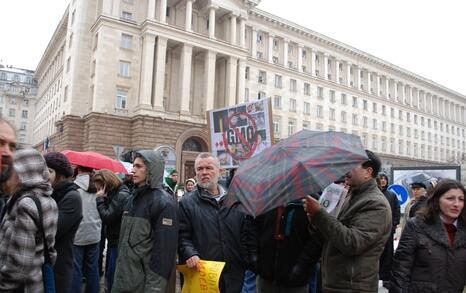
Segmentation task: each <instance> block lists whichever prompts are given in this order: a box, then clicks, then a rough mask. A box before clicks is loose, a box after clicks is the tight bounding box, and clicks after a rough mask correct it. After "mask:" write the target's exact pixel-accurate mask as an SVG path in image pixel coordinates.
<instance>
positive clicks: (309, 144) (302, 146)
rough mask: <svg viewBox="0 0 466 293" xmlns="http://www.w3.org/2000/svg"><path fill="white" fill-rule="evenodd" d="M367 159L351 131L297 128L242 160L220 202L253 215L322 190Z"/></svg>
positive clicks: (359, 142)
mask: <svg viewBox="0 0 466 293" xmlns="http://www.w3.org/2000/svg"><path fill="white" fill-rule="evenodd" d="M367 159H368V158H367V156H366V153H365V151H364V147H363V145H362V143H361V140H360V138H359V137H358V136H356V135H353V134H347V133H341V132H333V131H331V132H320V131H309V130H303V131H300V132H298V133H296V134H294V135H292V136H290V137H288V138H286V139H284V140H282V141H280V142H279V143H277V144H275V145H273V146H272V147H270V148H267V149H265V150H264V151H263V152H261V153H259V154H258V155H256V156H254V157H252V158H250V159H248V160H246V161H244V162H243V163H242V164H241V165H240V167H239V168H238V170H237V171H236V173H235V177H234V178H233V181H232V183H231V185H230V189H229V190H228V194H227V198H226V203H227V205H230V206H232V205H238V206H239V208H240V210H242V211H244V212H246V213H248V214H250V215H252V216H257V215H260V214H263V213H265V212H267V211H269V210H271V209H273V208H276V207H278V206H280V205H282V204H285V203H287V202H290V201H293V200H296V199H299V198H302V197H304V196H306V195H308V194H315V193H317V192H319V191H322V190H323V189H324V188H325V187H326V186H328V185H329V184H330V183H332V182H333V181H335V180H337V179H338V178H340V177H341V176H343V175H344V174H346V173H347V172H348V171H350V170H351V169H353V168H354V167H356V166H358V165H359V164H361V163H363V162H364V161H367Z"/></svg>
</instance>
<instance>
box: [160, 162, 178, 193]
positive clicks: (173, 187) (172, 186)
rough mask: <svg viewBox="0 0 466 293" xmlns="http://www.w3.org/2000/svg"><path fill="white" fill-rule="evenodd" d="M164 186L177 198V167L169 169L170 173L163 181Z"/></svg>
mask: <svg viewBox="0 0 466 293" xmlns="http://www.w3.org/2000/svg"><path fill="white" fill-rule="evenodd" d="M163 188H164V189H165V191H166V192H168V193H169V194H170V195H171V196H173V197H174V198H175V199H176V196H177V195H176V192H177V190H178V171H176V170H175V169H169V171H168V175H167V176H166V177H165V178H164V181H163Z"/></svg>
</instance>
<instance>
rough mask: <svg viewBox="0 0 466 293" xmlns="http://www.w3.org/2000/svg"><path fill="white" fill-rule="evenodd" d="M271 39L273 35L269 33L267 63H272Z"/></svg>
mask: <svg viewBox="0 0 466 293" xmlns="http://www.w3.org/2000/svg"><path fill="white" fill-rule="evenodd" d="M273 39H274V35H273V34H271V33H269V43H268V56H267V59H268V61H269V63H273Z"/></svg>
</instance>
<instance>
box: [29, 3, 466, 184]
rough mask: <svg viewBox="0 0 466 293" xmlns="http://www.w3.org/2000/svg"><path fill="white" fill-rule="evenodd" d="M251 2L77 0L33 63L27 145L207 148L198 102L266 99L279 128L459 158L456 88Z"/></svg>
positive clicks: (181, 164) (402, 161)
mask: <svg viewBox="0 0 466 293" xmlns="http://www.w3.org/2000/svg"><path fill="white" fill-rule="evenodd" d="M259 2H260V1H259V0H255V1H252V0H223V1H220V0H197V1H194V0H181V1H178V0H176V1H175V0H113V1H112V0H81V1H75V0H72V1H71V2H70V4H69V6H68V8H67V10H66V11H65V14H64V16H63V18H62V19H61V21H60V23H59V25H58V27H57V29H56V31H55V33H54V35H53V36H52V39H51V41H50V43H49V45H48V47H47V49H46V51H45V53H44V55H43V56H42V59H41V61H40V63H39V65H38V66H37V69H36V78H37V80H38V82H39V91H38V100H37V110H38V112H37V115H36V116H35V122H34V123H35V128H34V143H35V144H36V145H38V146H40V145H42V143H43V141H44V140H45V139H48V141H49V142H50V146H51V148H53V149H55V150H62V149H68V148H71V149H75V150H96V151H99V152H102V153H106V154H108V155H111V154H112V153H113V151H112V146H123V147H124V148H125V149H127V150H128V149H139V148H155V147H157V146H160V145H169V146H172V147H173V148H174V149H175V153H176V157H177V168H178V169H180V170H181V173H182V177H184V176H185V175H189V174H191V173H192V172H193V170H192V169H193V165H194V164H193V158H194V157H195V154H196V153H197V152H199V151H205V150H207V149H208V137H207V130H206V116H205V112H206V110H210V109H213V108H219V107H224V106H230V105H234V104H237V103H242V102H244V101H251V100H255V99H262V98H266V97H270V98H271V99H272V103H273V120H274V132H275V137H276V138H278V139H282V138H285V137H287V136H289V135H291V134H293V133H295V132H297V131H299V130H301V129H312V130H333V131H342V132H347V133H354V134H357V135H359V136H360V137H361V139H362V141H363V143H364V145H365V146H366V147H367V148H369V149H372V150H374V151H375V152H377V153H378V154H380V155H381V156H382V158H383V162H384V166H385V167H386V168H389V167H390V166H392V165H393V166H403V165H441V164H445V163H448V164H457V163H460V162H461V161H462V160H463V158H464V157H465V156H464V153H465V148H466V145H465V122H466V100H465V98H466V97H465V96H464V95H462V94H459V93H457V92H455V91H452V90H450V89H447V88H445V87H443V86H441V85H439V84H436V83H434V82H432V81H430V80H427V79H425V78H423V77H421V76H418V75H416V74H414V73H412V72H409V71H407V70H405V69H403V68H400V67H397V66H395V65H393V64H391V63H389V62H387V61H384V60H381V59H379V58H377V57H374V56H373V55H370V54H368V53H365V52H362V51H361V50H358V49H356V48H353V47H351V46H348V45H346V44H343V43H341V42H339V41H337V40H334V39H331V38H329V37H327V36H324V35H321V34H319V33H317V32H314V31H312V30H310V29H307V28H305V27H301V26H299V25H296V24H294V23H293V22H291V21H288V20H285V19H282V18H280V17H277V16H274V15H271V14H269V13H267V12H265V11H262V10H260V9H258V8H257V7H256V6H257V5H258V4H259Z"/></svg>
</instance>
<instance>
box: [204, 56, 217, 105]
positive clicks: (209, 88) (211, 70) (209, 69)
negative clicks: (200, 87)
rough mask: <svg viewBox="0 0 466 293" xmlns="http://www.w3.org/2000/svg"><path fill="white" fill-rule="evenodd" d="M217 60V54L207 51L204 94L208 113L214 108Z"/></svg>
mask: <svg viewBox="0 0 466 293" xmlns="http://www.w3.org/2000/svg"><path fill="white" fill-rule="evenodd" d="M216 59H217V53H215V52H213V51H210V50H209V51H206V53H205V59H204V93H205V97H206V101H205V105H206V107H205V110H206V111H208V110H212V109H213V108H214V98H215V63H216Z"/></svg>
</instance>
